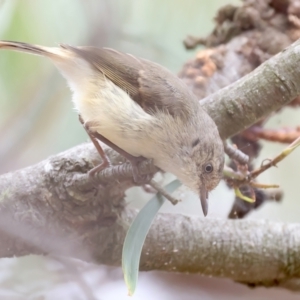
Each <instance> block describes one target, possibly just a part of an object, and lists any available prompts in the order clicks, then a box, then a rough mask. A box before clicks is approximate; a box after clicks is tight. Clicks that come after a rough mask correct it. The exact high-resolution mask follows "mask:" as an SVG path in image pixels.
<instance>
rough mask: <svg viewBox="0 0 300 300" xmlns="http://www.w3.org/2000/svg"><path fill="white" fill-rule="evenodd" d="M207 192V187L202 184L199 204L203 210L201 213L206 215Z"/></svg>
mask: <svg viewBox="0 0 300 300" xmlns="http://www.w3.org/2000/svg"><path fill="white" fill-rule="evenodd" d="M207 198H208V192H207V189H206V188H205V187H204V186H202V187H201V190H200V201H201V206H202V210H203V214H204V216H205V217H206V215H207V211H208V201H207Z"/></svg>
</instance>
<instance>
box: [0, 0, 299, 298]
mask: <svg viewBox="0 0 300 300" xmlns="http://www.w3.org/2000/svg"><path fill="white" fill-rule="evenodd" d="M228 3H232V4H238V3H239V1H237V0H235V1H233V0H210V1H205V0H185V1H182V0H164V1H161V0H89V1H79V0H77V1H76V0H60V1H51V0H43V1H35V0H22V1H17V0H9V1H3V0H2V1H1V0H0V39H7V40H15V41H23V42H28V43H35V44H41V45H47V46H55V45H57V44H59V43H66V44H71V45H95V46H106V47H112V48H115V49H117V50H120V51H123V52H128V53H131V54H133V55H136V56H140V57H144V58H147V59H149V60H152V61H155V62H158V63H160V64H162V65H164V66H165V67H167V68H169V69H170V70H172V71H173V72H174V73H177V72H178V71H179V70H180V68H181V66H182V65H183V63H184V62H185V61H186V60H187V59H189V58H191V57H193V56H194V54H195V52H196V51H199V50H200V49H201V48H197V49H196V50H194V51H186V50H185V48H184V46H183V43H182V41H183V39H184V38H185V37H186V36H187V35H188V34H190V35H196V36H205V35H207V34H208V33H209V32H210V31H211V30H212V29H213V17H214V16H215V14H216V11H217V9H218V8H219V7H220V6H223V5H224V4H228ZM297 114H298V112H297V111H295V110H294V111H292V110H291V109H285V110H283V111H282V113H280V114H279V115H276V116H275V117H274V118H271V119H270V121H269V122H268V124H267V126H266V127H269V128H279V127H282V126H297V125H299V123H298V124H297ZM298 120H299V117H298ZM85 141H87V136H86V133H85V132H84V130H83V129H82V127H81V125H80V123H79V122H78V117H77V114H76V113H75V111H74V110H73V108H72V104H71V93H70V91H69V89H68V87H67V85H66V82H65V80H64V79H63V78H62V77H61V75H60V74H59V73H58V71H57V70H56V69H55V67H54V66H53V65H52V64H51V63H50V62H49V61H47V60H46V59H44V58H41V57H35V56H30V55H28V54H23V53H16V52H9V51H1V52H0V145H1V147H0V162H1V164H0V173H6V172H9V171H13V170H16V169H18V168H23V167H26V166H28V165H32V164H34V163H37V162H39V161H41V160H43V159H45V158H47V157H48V156H49V155H53V154H56V153H59V152H61V151H64V150H67V149H69V148H71V147H73V146H76V145H78V144H80V143H82V142H85ZM263 145H264V148H263V150H262V152H261V155H260V157H259V158H258V159H257V164H259V163H260V162H261V161H262V160H263V159H265V158H270V157H273V156H275V155H276V154H278V153H279V152H280V151H281V150H282V149H283V148H284V147H285V146H284V145H280V144H274V143H263ZM299 158H300V150H296V151H295V153H293V154H292V155H291V156H290V157H288V158H287V159H285V160H284V161H283V162H282V163H280V166H279V168H274V169H272V170H270V171H268V172H266V173H265V174H263V175H262V176H261V177H260V181H261V182H263V183H266V184H267V183H270V184H274V183H278V184H280V186H281V188H282V189H283V190H284V194H285V196H284V199H283V202H282V203H268V204H266V205H264V206H263V207H262V208H261V209H259V210H258V211H255V212H253V213H252V214H251V215H250V216H249V218H264V219H270V220H274V221H286V222H298V221H299V213H298V211H299V208H300V203H299V201H297V200H298V199H297V197H299V191H298V190H297V183H299V176H300V171H299V170H300V159H299ZM169 179H170V177H167V178H162V180H169ZM177 193H178V195H179V196H180V197H181V198H184V199H185V202H184V204H182V203H180V204H179V205H177V206H176V207H171V205H168V203H166V204H165V205H164V207H163V211H168V212H174V213H177V212H181V213H185V214H198V215H199V216H200V215H202V212H201V208H200V205H199V200H198V199H197V197H195V196H194V195H192V193H190V192H189V191H188V190H187V189H185V188H181V189H180V190H179V191H178V192H177ZM150 197H151V195H145V194H144V193H143V192H142V191H141V190H140V189H138V188H135V189H131V190H130V191H128V193H127V201H128V203H130V205H133V206H135V207H141V206H143V205H144V203H145V201H147V200H148V199H149V198H150ZM232 201H233V195H232V191H229V190H228V189H227V188H226V186H225V184H224V183H221V184H220V185H219V187H218V188H217V189H216V190H215V191H213V192H212V193H211V195H210V212H209V217H219V218H225V217H226V215H227V214H228V211H229V210H230V207H231V204H232ZM77 263H78V265H76V264H74V266H75V267H74V268H75V269H74V268H73V266H72V268H71V267H70V268H67V267H66V266H65V265H64V264H60V263H59V262H57V261H54V260H53V259H48V258H44V257H36V256H29V257H24V258H18V259H1V260H0V269H1V271H0V298H1V299H128V297H127V295H126V294H127V292H126V287H125V284H124V282H123V278H122V273H121V270H120V269H119V268H108V267H104V266H100V267H99V266H90V265H88V264H84V263H79V262H77ZM78 269H80V272H79V271H78ZM74 270H75V271H74ZM77 273H78V274H79V275H80V278H79V277H78V276H77V275H76V274H77ZM93 297H94V298H93ZM200 297H201V299H240V298H241V297H243V299H282V298H283V297H285V299H287V300H288V299H296V297H299V296H297V295H296V294H292V293H291V292H287V291H283V290H277V289H268V290H267V289H263V288H259V289H255V290H250V289H248V288H247V287H244V286H241V285H238V284H235V283H232V282H231V281H229V280H222V279H210V278H204V277H201V276H196V275H193V276H191V275H177V274H165V273H162V272H148V273H142V274H141V275H140V282H139V285H138V289H137V292H136V294H135V295H134V297H133V299H198V298H200ZM297 299H298V298H297Z"/></svg>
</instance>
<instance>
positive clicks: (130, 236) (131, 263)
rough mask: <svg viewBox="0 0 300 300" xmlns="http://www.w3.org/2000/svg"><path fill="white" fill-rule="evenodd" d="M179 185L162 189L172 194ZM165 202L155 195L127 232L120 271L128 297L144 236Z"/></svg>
mask: <svg viewBox="0 0 300 300" xmlns="http://www.w3.org/2000/svg"><path fill="white" fill-rule="evenodd" d="M180 185H181V182H180V181H179V180H177V179H176V180H174V181H172V182H171V183H169V184H168V185H166V186H165V187H164V189H165V190H166V191H167V192H169V193H172V192H174V191H175V190H176V189H177V188H178V187H179V186H180ZM165 201H166V198H165V197H163V196H162V195H161V194H160V193H157V194H156V195H155V196H154V197H153V198H151V199H150V200H149V201H148V202H147V203H146V205H145V206H144V207H143V208H142V209H141V210H140V212H139V213H138V214H137V216H136V218H135V219H134V221H133V222H132V224H131V226H130V227H129V229H128V231H127V234H126V237H125V241H124V245H123V253H122V269H123V274H124V279H125V283H126V285H127V288H128V294H129V295H130V296H131V295H133V293H134V291H135V288H136V285H137V280H138V272H139V264H140V258H141V253H142V248H143V245H144V242H145V239H146V236H147V234H148V232H149V229H150V226H151V224H152V222H153V220H154V218H155V216H156V214H157V213H158V211H159V209H160V208H161V207H162V205H163V204H164V202H165Z"/></svg>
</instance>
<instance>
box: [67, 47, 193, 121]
mask: <svg viewBox="0 0 300 300" xmlns="http://www.w3.org/2000/svg"><path fill="white" fill-rule="evenodd" d="M62 47H64V48H67V49H69V50H71V51H73V52H75V53H76V54H77V55H78V56H80V57H82V58H83V59H85V60H86V61H88V62H89V63H90V64H91V65H93V66H94V67H95V68H97V69H98V70H99V71H101V72H102V73H103V74H104V75H105V76H106V77H107V78H108V79H110V80H111V81H112V82H113V83H114V84H116V85H117V86H118V87H120V88H121V89H122V90H124V91H126V92H127V93H128V94H129V95H130V96H131V98H132V99H133V100H134V101H136V102H137V103H138V104H139V105H140V106H141V107H142V108H143V109H144V110H145V111H146V112H147V113H149V114H153V113H155V111H157V110H162V111H165V112H166V113H168V114H170V115H172V116H174V117H175V116H181V117H184V116H189V114H190V113H191V112H192V111H193V110H194V109H195V108H196V107H197V105H199V104H198V101H197V98H196V96H195V95H194V94H192V92H190V91H189V89H188V87H187V86H186V85H185V83H184V82H183V81H181V80H180V79H179V78H178V77H176V76H175V75H173V74H172V73H171V72H169V71H168V70H167V69H165V68H164V67H162V66H160V65H158V64H155V63H153V62H150V61H148V60H145V59H141V58H136V57H134V56H132V55H130V54H125V53H121V52H118V51H115V50H113V49H108V48H95V47H71V46H65V45H62Z"/></svg>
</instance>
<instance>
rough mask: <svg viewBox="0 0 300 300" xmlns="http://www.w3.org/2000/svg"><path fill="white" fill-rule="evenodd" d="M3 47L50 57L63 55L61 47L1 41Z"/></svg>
mask: <svg viewBox="0 0 300 300" xmlns="http://www.w3.org/2000/svg"><path fill="white" fill-rule="evenodd" d="M2 49H8V50H13V51H20V52H27V53H30V54H35V55H41V56H46V57H49V58H55V57H58V56H60V55H61V50H60V49H59V48H52V47H44V46H39V45H32V44H27V43H21V42H11V41H0V50H2Z"/></svg>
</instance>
